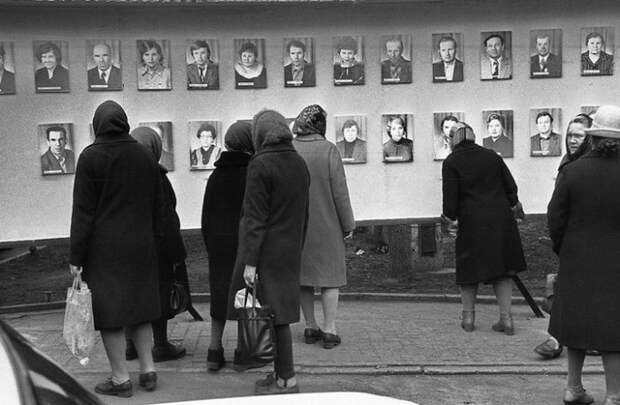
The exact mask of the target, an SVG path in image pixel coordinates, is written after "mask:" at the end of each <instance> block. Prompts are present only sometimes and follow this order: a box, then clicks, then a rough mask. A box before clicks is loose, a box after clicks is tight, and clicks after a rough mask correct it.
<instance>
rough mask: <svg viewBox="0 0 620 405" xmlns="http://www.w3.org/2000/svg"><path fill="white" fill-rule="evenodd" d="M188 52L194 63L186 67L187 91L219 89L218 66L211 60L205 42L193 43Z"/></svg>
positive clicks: (208, 48) (209, 49)
mask: <svg viewBox="0 0 620 405" xmlns="http://www.w3.org/2000/svg"><path fill="white" fill-rule="evenodd" d="M189 50H190V52H191V54H192V57H193V58H194V63H190V64H189V65H187V88H188V89H189V90H197V89H202V90H204V89H208V90H217V89H219V88H220V75H219V66H218V65H217V64H216V63H214V62H213V61H212V60H211V47H210V46H209V44H208V43H207V41H203V40H198V41H194V42H193V43H192V44H191V45H190V47H189Z"/></svg>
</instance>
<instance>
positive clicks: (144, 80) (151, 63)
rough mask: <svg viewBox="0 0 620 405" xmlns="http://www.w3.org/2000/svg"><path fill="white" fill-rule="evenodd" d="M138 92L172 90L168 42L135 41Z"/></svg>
mask: <svg viewBox="0 0 620 405" xmlns="http://www.w3.org/2000/svg"><path fill="white" fill-rule="evenodd" d="M136 52H137V59H136V60H137V67H136V72H137V75H138V90H147V91H151V90H172V72H171V70H170V66H171V64H170V41H168V40H167V39H162V40H155V39H140V40H138V41H136Z"/></svg>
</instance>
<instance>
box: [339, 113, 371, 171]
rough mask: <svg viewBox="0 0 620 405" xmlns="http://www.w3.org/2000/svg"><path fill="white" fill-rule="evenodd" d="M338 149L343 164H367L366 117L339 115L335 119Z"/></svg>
mask: <svg viewBox="0 0 620 405" xmlns="http://www.w3.org/2000/svg"><path fill="white" fill-rule="evenodd" d="M334 121H335V127H336V148H337V149H338V152H340V156H341V158H342V162H343V163H366V117H365V116H363V115H355V116H351V115H339V116H335V117H334Z"/></svg>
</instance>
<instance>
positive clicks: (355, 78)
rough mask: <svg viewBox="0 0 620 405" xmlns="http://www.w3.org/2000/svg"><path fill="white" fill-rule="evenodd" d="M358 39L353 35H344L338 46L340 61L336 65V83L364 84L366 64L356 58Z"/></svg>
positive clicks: (337, 51)
mask: <svg viewBox="0 0 620 405" xmlns="http://www.w3.org/2000/svg"><path fill="white" fill-rule="evenodd" d="M357 51H358V49H357V41H355V39H354V38H352V37H343V38H342V39H341V40H340V42H338V45H337V46H336V53H337V54H338V59H339V61H338V63H336V64H335V65H334V83H335V84H336V85H343V84H364V65H363V64H362V63H359V62H358V61H357V59H356V58H355V55H357Z"/></svg>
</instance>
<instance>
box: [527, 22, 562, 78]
mask: <svg viewBox="0 0 620 405" xmlns="http://www.w3.org/2000/svg"><path fill="white" fill-rule="evenodd" d="M530 77H531V78H532V79H544V78H547V77H562V30H561V29H540V30H531V31H530Z"/></svg>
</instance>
